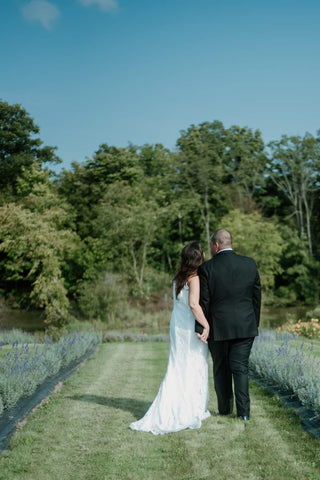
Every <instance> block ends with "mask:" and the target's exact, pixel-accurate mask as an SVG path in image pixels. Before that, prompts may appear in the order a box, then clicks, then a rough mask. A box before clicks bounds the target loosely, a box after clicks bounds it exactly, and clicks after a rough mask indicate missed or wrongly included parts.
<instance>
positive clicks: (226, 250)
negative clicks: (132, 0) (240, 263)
mask: <svg viewBox="0 0 320 480" xmlns="http://www.w3.org/2000/svg"><path fill="white" fill-rule="evenodd" d="M232 250H233V248H223V249H222V250H219V252H217V255H218V253H221V252H228V251H229V252H230V251H231V252H232Z"/></svg>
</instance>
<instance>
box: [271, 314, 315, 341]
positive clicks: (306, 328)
mask: <svg viewBox="0 0 320 480" xmlns="http://www.w3.org/2000/svg"><path fill="white" fill-rule="evenodd" d="M277 331H278V332H280V331H284V332H290V333H294V334H296V335H299V336H300V337H305V338H309V339H316V338H318V339H320V322H319V319H318V318H311V320H310V321H308V322H303V321H302V320H298V322H297V323H294V324H292V323H290V322H289V323H285V324H284V325H282V326H281V327H279V328H278V329H277Z"/></svg>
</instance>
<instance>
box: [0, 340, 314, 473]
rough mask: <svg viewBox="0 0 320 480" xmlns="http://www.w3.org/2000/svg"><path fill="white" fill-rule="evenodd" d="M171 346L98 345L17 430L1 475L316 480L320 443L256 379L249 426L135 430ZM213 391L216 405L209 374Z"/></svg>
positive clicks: (0, 462)
mask: <svg viewBox="0 0 320 480" xmlns="http://www.w3.org/2000/svg"><path fill="white" fill-rule="evenodd" d="M168 349H169V345H168V344H167V343H113V344H103V345H101V346H100V349H99V351H98V353H97V354H96V356H95V357H94V358H92V359H90V360H88V361H87V362H86V363H85V364H84V366H83V367H82V368H81V369H80V370H79V371H78V373H77V374H76V375H74V376H73V377H72V378H70V379H69V380H68V381H66V382H65V384H64V385H63V387H62V389H61V390H60V391H59V392H57V393H55V394H54V395H52V397H51V399H50V401H49V402H48V403H45V404H43V405H42V406H41V407H40V408H38V409H37V410H36V411H35V412H34V413H33V414H31V415H30V417H29V419H28V421H27V423H26V424H25V425H24V427H23V428H22V429H21V430H19V431H18V432H17V433H16V434H15V435H14V437H13V438H12V441H11V443H10V448H9V450H8V451H7V452H5V453H3V454H2V456H1V457H0V479H1V480H56V479H57V480H58V479H59V480H104V479H105V480H149V479H152V480H158V479H159V480H160V479H172V480H180V479H190V480H192V479H194V480H195V479H199V480H200V479H213V480H231V479H232V480H255V479H266V480H271V479H272V480H286V479H288V480H289V479H290V480H291V479H292V480H295V479H299V480H300V479H312V480H319V478H320V440H318V439H315V438H313V437H312V436H310V435H309V434H307V433H305V432H304V431H303V430H302V428H301V427H300V421H299V419H298V418H297V417H296V416H295V415H294V414H293V413H292V412H290V411H288V410H285V409H284V408H283V407H282V406H281V404H280V402H279V400H278V399H277V398H276V397H272V396H270V395H269V394H268V393H267V392H266V390H264V389H263V388H261V387H259V386H258V385H256V384H254V383H253V382H252V383H251V400H252V418H251V420H250V422H248V423H243V422H241V421H239V420H238V419H237V418H235V417H231V418H224V417H215V416H212V417H211V418H209V419H208V420H206V421H205V422H204V423H203V425H202V428H201V429H200V430H196V431H191V430H187V431H183V432H179V433H175V434H169V435H164V436H153V435H151V434H148V433H139V432H134V431H131V430H130V429H129V424H130V422H132V421H133V420H135V419H137V418H139V417H141V416H142V415H143V414H144V412H145V411H146V409H147V408H148V406H149V405H150V403H151V401H152V400H153V398H154V396H155V395H156V393H157V390H158V387H159V384H160V382H161V380H162V378H163V375H164V373H165V370H166V364H167V355H168ZM210 370H211V366H210ZM210 387H211V399H210V404H209V409H210V410H211V411H214V410H215V408H216V406H215V395H214V390H213V385H212V380H211V371H210Z"/></svg>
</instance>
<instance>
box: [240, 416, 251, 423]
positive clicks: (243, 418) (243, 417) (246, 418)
mask: <svg viewBox="0 0 320 480" xmlns="http://www.w3.org/2000/svg"><path fill="white" fill-rule="evenodd" d="M238 418H239V419H240V420H242V421H243V422H247V421H248V420H249V415H239V417H238Z"/></svg>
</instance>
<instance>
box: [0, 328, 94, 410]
mask: <svg viewBox="0 0 320 480" xmlns="http://www.w3.org/2000/svg"><path fill="white" fill-rule="evenodd" d="M100 340H101V338H100V335H99V334H98V333H95V332H83V333H69V334H66V335H64V336H63V337H61V338H60V340H59V341H58V342H54V341H53V340H52V339H51V338H49V337H46V339H45V341H44V342H42V343H41V344H35V343H33V344H29V343H19V342H17V341H15V342H13V343H12V345H11V347H10V350H9V351H6V350H5V351H3V352H1V348H4V347H0V353H2V354H1V356H0V414H1V413H2V411H3V410H4V409H9V408H12V407H13V406H14V405H15V404H16V403H17V402H18V400H19V399H20V398H21V397H27V396H29V395H31V394H32V393H33V392H34V391H35V389H36V388H37V387H38V385H40V384H41V383H43V381H44V380H45V379H46V378H48V377H51V376H53V375H55V374H56V373H58V372H59V370H60V369H62V368H64V367H66V366H67V365H69V364H70V363H71V362H73V361H76V360H77V359H78V358H80V357H82V356H83V355H84V354H85V353H86V352H87V351H89V350H91V349H92V348H94V346H95V345H97V344H98V343H99V342H100Z"/></svg>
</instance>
